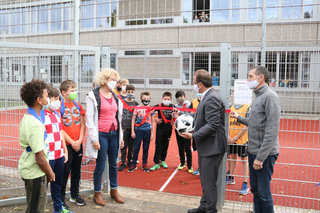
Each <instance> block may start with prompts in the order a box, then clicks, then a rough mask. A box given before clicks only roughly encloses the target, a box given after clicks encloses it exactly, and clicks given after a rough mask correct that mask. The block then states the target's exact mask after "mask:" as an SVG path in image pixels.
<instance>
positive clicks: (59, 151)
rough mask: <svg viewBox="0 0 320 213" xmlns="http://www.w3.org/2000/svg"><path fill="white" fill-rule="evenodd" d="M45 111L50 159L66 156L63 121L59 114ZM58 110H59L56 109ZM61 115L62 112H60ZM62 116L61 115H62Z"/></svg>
mask: <svg viewBox="0 0 320 213" xmlns="http://www.w3.org/2000/svg"><path fill="white" fill-rule="evenodd" d="M44 112H45V122H44V125H45V127H46V129H47V134H48V137H47V142H48V144H49V154H48V160H56V159H59V158H61V157H63V156H64V153H63V140H62V133H61V131H62V123H61V119H60V118H59V116H58V115H57V114H56V113H55V112H54V111H52V112H49V111H47V110H45V111H44ZM56 112H57V111H56ZM58 113H59V115H60V112H58ZM60 117H61V115H60Z"/></svg>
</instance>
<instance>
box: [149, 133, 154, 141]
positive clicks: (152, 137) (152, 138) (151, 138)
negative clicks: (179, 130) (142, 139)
mask: <svg viewBox="0 0 320 213" xmlns="http://www.w3.org/2000/svg"><path fill="white" fill-rule="evenodd" d="M153 140H154V134H153V133H152V134H151V137H150V141H153Z"/></svg>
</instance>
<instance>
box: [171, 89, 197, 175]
mask: <svg viewBox="0 0 320 213" xmlns="http://www.w3.org/2000/svg"><path fill="white" fill-rule="evenodd" d="M175 96H176V99H177V102H178V103H177V104H176V105H175V107H176V108H182V109H184V108H189V106H190V101H186V94H185V93H184V92H183V91H178V92H176V95H175ZM175 131H176V137H177V142H178V148H179V156H180V165H179V166H178V169H183V168H184V167H186V165H185V153H186V155H187V164H188V172H189V173H193V169H192V154H191V140H190V139H185V138H183V137H181V136H180V135H179V134H178V132H177V130H175Z"/></svg>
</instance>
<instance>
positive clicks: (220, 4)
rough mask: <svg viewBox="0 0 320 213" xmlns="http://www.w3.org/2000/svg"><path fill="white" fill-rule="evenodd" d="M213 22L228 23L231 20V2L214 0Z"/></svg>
mask: <svg viewBox="0 0 320 213" xmlns="http://www.w3.org/2000/svg"><path fill="white" fill-rule="evenodd" d="M212 3H213V4H212V9H213V12H212V20H213V21H228V20H229V1H225V0H213V1H212Z"/></svg>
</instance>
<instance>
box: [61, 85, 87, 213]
mask: <svg viewBox="0 0 320 213" xmlns="http://www.w3.org/2000/svg"><path fill="white" fill-rule="evenodd" d="M76 87H77V84H76V83H75V82H73V81H71V80H65V81H63V82H62V83H61V84H60V92H61V94H62V96H63V100H62V102H61V106H60V110H59V111H60V113H61V117H62V120H63V123H62V124H63V125H62V129H63V133H64V138H65V140H66V144H67V150H68V162H66V163H65V165H64V171H63V184H62V187H61V201H62V202H63V207H65V208H66V209H68V210H70V208H69V206H68V205H67V204H66V203H65V196H66V192H65V191H66V186H67V181H68V177H69V173H70V170H71V187H70V191H71V197H70V200H69V201H70V202H71V203H77V204H78V205H79V206H83V205H86V202H85V201H84V200H83V199H82V198H81V197H80V196H79V183H80V175H81V161H82V153H83V149H82V140H83V137H84V134H85V130H86V126H85V122H84V111H83V109H82V106H81V105H80V104H79V103H77V102H75V101H74V100H76V98H77V88H76Z"/></svg>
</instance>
